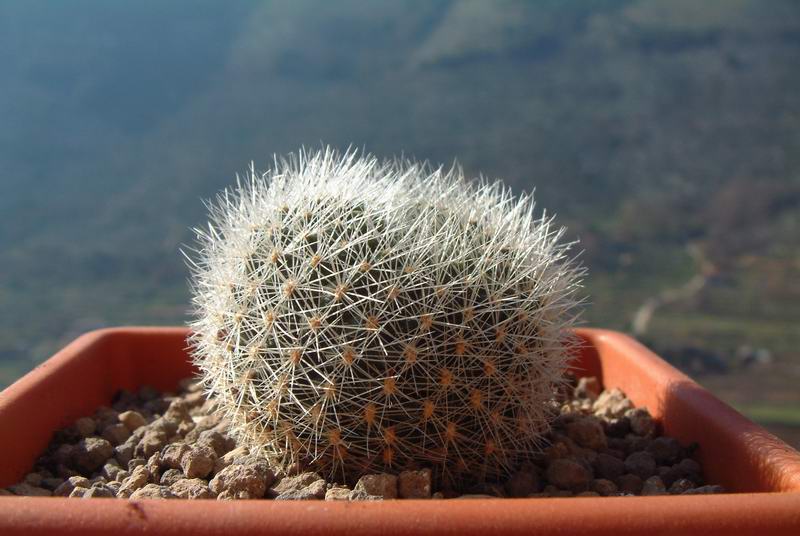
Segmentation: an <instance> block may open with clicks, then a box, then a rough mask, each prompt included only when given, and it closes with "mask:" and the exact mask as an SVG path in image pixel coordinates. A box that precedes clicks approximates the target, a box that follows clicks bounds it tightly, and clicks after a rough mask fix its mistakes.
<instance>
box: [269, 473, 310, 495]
mask: <svg viewBox="0 0 800 536" xmlns="http://www.w3.org/2000/svg"><path fill="white" fill-rule="evenodd" d="M318 480H322V477H321V476H320V475H319V474H317V473H301V474H299V475H294V476H285V477H283V478H281V479H280V480H279V481H278V482H277V483H276V484H274V485H273V486H272V490H271V491H272V493H273V494H274V495H280V494H282V493H288V492H293V491H299V490H301V489H303V488H305V487H306V486H309V485H311V484H313V483H314V482H317V481H318Z"/></svg>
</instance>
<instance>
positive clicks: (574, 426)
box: [566, 416, 607, 450]
mask: <svg viewBox="0 0 800 536" xmlns="http://www.w3.org/2000/svg"><path fill="white" fill-rule="evenodd" d="M566 430H567V437H569V438H570V439H571V440H573V441H574V442H575V443H577V444H578V445H580V446H581V447H585V448H589V449H594V450H600V449H604V448H606V446H607V442H606V434H605V431H603V425H602V424H601V423H600V421H599V420H598V419H597V418H595V417H593V416H586V417H581V418H579V419H576V420H574V421H572V422H570V423H569V424H567V426H566Z"/></svg>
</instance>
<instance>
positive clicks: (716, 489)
mask: <svg viewBox="0 0 800 536" xmlns="http://www.w3.org/2000/svg"><path fill="white" fill-rule="evenodd" d="M707 493H725V488H723V487H722V486H700V487H698V488H692V489H690V490H686V491H684V492H683V493H682V494H681V495H704V494H707Z"/></svg>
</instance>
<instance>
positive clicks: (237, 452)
mask: <svg viewBox="0 0 800 536" xmlns="http://www.w3.org/2000/svg"><path fill="white" fill-rule="evenodd" d="M249 453H250V451H249V450H248V449H247V447H236V448H235V449H233V450H231V451H228V452H226V453H225V454H224V455H223V456H221V457H220V458H217V461H216V462H214V473H219V472H220V471H222V470H223V469H225V468H226V467H228V466H229V465H230V464H232V463H233V461H234V460H236V459H237V458H242V457H244V456H247V455H248V454H249Z"/></svg>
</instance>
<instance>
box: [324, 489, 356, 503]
mask: <svg viewBox="0 0 800 536" xmlns="http://www.w3.org/2000/svg"><path fill="white" fill-rule="evenodd" d="M325 500H326V501H348V500H350V488H342V487H338V486H335V487H332V488H330V489H329V490H327V491H326V492H325Z"/></svg>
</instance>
